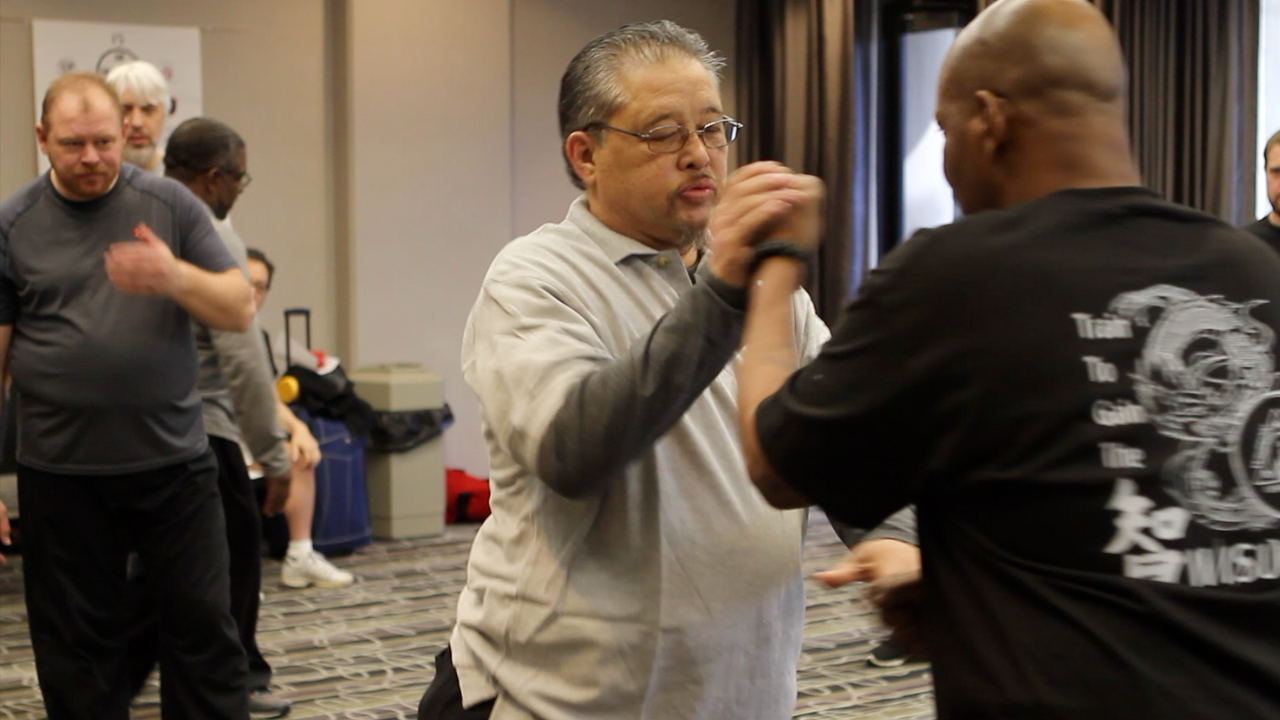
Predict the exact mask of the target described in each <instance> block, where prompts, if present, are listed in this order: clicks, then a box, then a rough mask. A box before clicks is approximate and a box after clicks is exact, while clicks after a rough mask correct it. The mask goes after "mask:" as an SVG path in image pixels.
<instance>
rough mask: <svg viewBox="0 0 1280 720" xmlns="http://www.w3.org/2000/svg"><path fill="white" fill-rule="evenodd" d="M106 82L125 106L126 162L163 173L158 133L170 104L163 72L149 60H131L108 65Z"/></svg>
mask: <svg viewBox="0 0 1280 720" xmlns="http://www.w3.org/2000/svg"><path fill="white" fill-rule="evenodd" d="M107 84H108V85H110V86H111V87H112V88H113V89H114V90H115V91H116V94H117V95H119V96H120V107H121V108H122V109H123V110H124V121H125V145H124V160H125V162H128V163H131V164H133V165H137V166H138V167H140V168H142V169H143V170H146V171H147V172H151V173H155V174H156V175H164V148H163V147H162V146H161V145H160V136H161V135H162V134H164V124H165V120H167V119H168V117H169V112H170V109H171V104H172V101H171V99H170V96H169V81H168V80H166V79H165V77H164V73H161V72H160V70H159V68H157V67H156V66H155V65H152V64H151V63H149V62H146V61H143V60H134V61H132V62H127V63H121V64H119V65H117V66H115V67H113V68H111V70H110V71H109V72H108V73H107Z"/></svg>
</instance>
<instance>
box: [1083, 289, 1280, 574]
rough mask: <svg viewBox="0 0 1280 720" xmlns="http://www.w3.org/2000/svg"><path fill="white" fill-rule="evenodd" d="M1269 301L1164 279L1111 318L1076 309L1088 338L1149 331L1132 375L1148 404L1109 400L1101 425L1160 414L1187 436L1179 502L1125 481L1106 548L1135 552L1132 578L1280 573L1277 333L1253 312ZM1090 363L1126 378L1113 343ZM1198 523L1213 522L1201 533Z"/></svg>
mask: <svg viewBox="0 0 1280 720" xmlns="http://www.w3.org/2000/svg"><path fill="white" fill-rule="evenodd" d="M1263 302H1265V301H1252V302H1246V303H1233V302H1229V301H1227V300H1225V299H1224V298H1222V297H1221V296H1202V295H1199V294H1197V293H1195V292H1192V291H1190V290H1186V289H1183V288H1179V287H1175V286H1172V285H1155V286H1152V287H1149V288H1147V289H1145V290H1139V291H1135V292H1129V293H1124V294H1121V295H1119V296H1118V297H1116V298H1115V299H1114V300H1113V301H1112V302H1111V306H1110V308H1109V309H1108V312H1107V313H1106V314H1105V315H1104V316H1102V317H1094V316H1092V315H1089V314H1087V313H1074V314H1073V315H1072V321H1073V322H1074V323H1075V327H1076V330H1077V332H1078V333H1079V335H1080V337H1081V338H1083V339H1086V340H1108V339H1126V338H1132V337H1134V333H1135V329H1139V330H1141V329H1147V335H1146V340H1145V344H1144V347H1143V351H1142V353H1141V355H1140V357H1139V358H1138V360H1137V362H1136V363H1135V366H1134V368H1133V370H1132V372H1131V373H1130V377H1131V378H1132V380H1133V388H1134V396H1135V399H1136V401H1137V402H1136V403H1134V402H1133V401H1131V400H1129V399H1127V398H1121V399H1113V400H1104V401H1099V402H1097V403H1095V405H1094V408H1093V420H1094V422H1096V423H1098V424H1099V425H1103V426H1107V427H1115V426H1119V425H1134V424H1140V423H1147V422H1150V423H1152V424H1153V425H1154V427H1155V428H1156V430H1157V432H1159V433H1160V434H1161V435H1163V436H1165V437H1169V438H1173V439H1176V440H1177V441H1178V446H1177V450H1176V451H1175V452H1174V454H1173V456H1172V457H1170V458H1169V459H1168V460H1167V461H1166V462H1165V463H1164V465H1163V467H1161V468H1160V478H1161V482H1162V483H1163V489H1164V491H1165V494H1167V495H1168V496H1169V497H1170V498H1172V499H1173V500H1174V501H1176V503H1177V504H1175V505H1168V506H1166V507H1157V505H1158V503H1157V501H1156V500H1153V499H1152V498H1150V497H1147V496H1145V495H1143V494H1142V492H1141V490H1142V488H1141V487H1140V485H1139V484H1138V482H1135V481H1134V480H1133V479H1131V478H1127V477H1121V478H1118V479H1117V480H1116V484H1115V489H1114V491H1113V492H1112V495H1111V499H1110V501H1109V502H1108V503H1107V509H1108V510H1111V511H1113V512H1115V513H1117V515H1116V517H1115V528H1116V533H1115V535H1114V536H1113V537H1112V539H1111V541H1110V543H1108V544H1107V546H1106V547H1105V548H1103V552H1105V553H1109V554H1113V555H1121V556H1122V557H1123V562H1124V565H1123V568H1124V574H1125V575H1126V576H1129V577H1133V578H1146V579H1151V580H1159V581H1162V582H1181V583H1185V584H1189V585H1193V586H1197V587H1201V586H1206V585H1232V584H1241V583H1252V582H1256V581H1258V580H1271V579H1276V578H1278V577H1280V538H1276V537H1274V535H1275V533H1274V532H1266V531H1268V530H1273V529H1274V528H1276V527H1277V526H1280V391H1277V390H1276V388H1277V385H1280V383H1278V382H1277V374H1276V373H1275V359H1274V356H1273V353H1272V346H1273V343H1274V340H1275V333H1274V332H1273V331H1272V329H1271V328H1269V327H1267V326H1266V325H1264V324H1263V323H1261V322H1259V321H1258V320H1257V319H1255V318H1254V317H1252V315H1251V314H1250V312H1251V310H1252V309H1253V308H1254V307H1257V306H1258V305H1260V304H1262V303H1263ZM1083 362H1084V365H1085V373H1086V375H1087V377H1088V378H1089V380H1090V381H1091V382H1095V383H1115V382H1119V380H1120V368H1119V367H1117V366H1116V365H1115V364H1113V363H1110V362H1108V361H1107V360H1106V359H1105V358H1104V357H1103V356H1102V353H1101V352H1100V353H1098V354H1096V355H1088V356H1085V357H1084V358H1083ZM1098 450H1099V458H1100V461H1101V463H1102V465H1103V466H1104V467H1107V468H1118V469H1133V470H1142V469H1145V468H1146V467H1147V465H1146V452H1145V451H1144V450H1142V449H1140V448H1136V447H1131V446H1128V445H1126V444H1124V443H1119V442H1103V443H1099V448H1098ZM1152 489H1154V488H1152ZM1193 521H1194V523H1195V524H1196V525H1198V526H1200V528H1201V530H1199V531H1195V532H1194V533H1192V532H1191V529H1192V527H1193V525H1192V523H1193ZM1228 533H1230V535H1229V534H1228ZM1193 534H1194V537H1191V535H1193ZM1240 534H1242V535H1240ZM1231 535H1236V537H1234V538H1233V537H1231ZM1231 540H1239V541H1238V542H1231Z"/></svg>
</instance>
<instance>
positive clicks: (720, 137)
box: [584, 117, 742, 153]
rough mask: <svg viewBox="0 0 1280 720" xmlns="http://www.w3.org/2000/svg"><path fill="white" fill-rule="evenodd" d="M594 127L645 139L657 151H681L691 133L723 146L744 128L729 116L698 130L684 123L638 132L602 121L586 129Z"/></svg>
mask: <svg viewBox="0 0 1280 720" xmlns="http://www.w3.org/2000/svg"><path fill="white" fill-rule="evenodd" d="M593 127H600V128H605V129H606V130H616V131H617V132H620V133H626V134H627V135H631V136H632V137H638V138H640V139H641V140H644V141H645V144H646V145H648V146H649V149H650V150H652V151H653V152H656V153H673V152H679V151H680V150H681V149H683V148H684V146H685V143H687V142H689V136H690V135H698V136H699V137H701V138H702V144H703V145H704V146H706V147H707V148H722V147H724V146H726V145H728V144H729V143H731V142H733V141H734V140H737V139H738V131H739V130H741V129H742V123H740V122H738V121H737V120H734V119H733V118H728V117H727V118H724V119H723V120H716V121H714V122H709V123H707V124H706V125H703V126H702V127H700V128H698V129H697V130H687V129H685V127H684V126H683V125H663V126H661V127H656V128H653V129H652V130H650V131H649V132H647V133H638V132H635V131H634V130H627V129H625V128H620V127H615V126H613V125H608V124H606V123H602V122H594V123H591V124H589V125H587V127H586V128H584V129H591V128H593Z"/></svg>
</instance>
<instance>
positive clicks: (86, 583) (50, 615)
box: [18, 452, 249, 720]
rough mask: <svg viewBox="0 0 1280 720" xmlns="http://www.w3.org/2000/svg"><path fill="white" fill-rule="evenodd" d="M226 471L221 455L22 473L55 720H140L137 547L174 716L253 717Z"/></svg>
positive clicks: (27, 557)
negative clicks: (232, 576) (230, 544)
mask: <svg viewBox="0 0 1280 720" xmlns="http://www.w3.org/2000/svg"><path fill="white" fill-rule="evenodd" d="M217 475H218V469H217V462H216V460H215V459H214V456H213V453H212V452H205V453H204V454H203V455H201V456H200V457H198V458H196V459H194V460H191V461H188V462H185V463H179V464H177V465H171V466H168V467H164V468H159V469H156V470H149V471H145V472H138V473H131V474H127V475H107V476H102V475H99V476H84V475H62V474H57V473H49V472H44V471H41V470H36V469H34V468H30V467H24V466H19V467H18V497H19V501H20V503H21V507H22V528H23V578H24V581H25V584H26V596H27V598H26V599H27V618H28V623H29V625H30V628H31V644H32V648H33V650H34V651H35V658H36V673H37V675H38V676H39V678H40V690H41V693H42V694H43V695H44V703H45V710H46V711H47V713H48V716H49V718H50V720H64V719H79V718H84V719H85V720H88V719H90V718H94V719H104V720H128V717H129V701H130V700H131V699H132V687H131V685H130V683H129V662H128V655H129V651H128V647H127V641H128V636H129V629H130V621H131V618H132V614H131V603H130V599H131V598H130V593H129V592H128V580H127V578H126V570H125V565H126V561H127V557H128V555H129V553H130V552H131V551H136V552H137V553H138V554H139V556H140V558H141V559H142V562H143V563H144V564H145V566H146V568H147V572H148V573H149V575H150V578H151V582H150V588H151V601H152V602H153V603H154V606H155V608H156V610H157V614H158V617H159V625H160V634H161V638H162V642H161V650H160V667H161V671H162V672H163V673H164V678H165V682H164V687H163V688H162V690H161V708H162V712H163V714H164V717H165V720H177V719H179V718H193V719H194V718H201V719H202V720H203V719H210V718H217V719H219V720H221V719H224V718H225V719H227V720H230V719H232V718H234V719H235V720H244V718H246V717H247V716H248V712H249V711H248V697H247V693H246V692H245V682H244V681H245V673H246V664H245V658H244V650H242V649H241V647H240V643H239V641H238V640H237V638H236V626H235V621H234V620H232V619H231V611H230V604H229V600H228V598H229V597H230V589H229V580H228V576H227V562H228V561H227V541H226V526H225V523H224V521H223V516H222V504H221V501H220V500H219V498H218V484H217Z"/></svg>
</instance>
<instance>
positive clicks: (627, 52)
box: [559, 20, 725, 189]
mask: <svg viewBox="0 0 1280 720" xmlns="http://www.w3.org/2000/svg"><path fill="white" fill-rule="evenodd" d="M680 55H684V56H687V57H690V58H693V59H694V60H697V61H698V62H700V63H702V66H703V67H705V68H706V69H707V72H708V73H709V74H710V75H711V78H712V80H713V81H714V82H715V83H716V86H717V87H719V85H720V71H721V70H723V69H724V64H725V63H724V58H723V57H721V56H720V55H719V54H718V53H716V52H714V51H712V50H711V49H709V48H708V47H707V41H706V40H703V39H702V36H701V35H699V34H698V33H696V32H694V31H692V30H689V29H687V28H683V27H680V26H679V25H677V24H675V23H673V22H671V21H670V20H656V21H654V22H645V23H632V24H630V25H623V26H622V27H620V28H618V29H617V30H614V31H612V32H608V33H605V34H604V35H601V36H600V37H598V38H596V39H595V40H592V41H591V42H589V43H587V45H586V47H584V48H582V49H581V50H579V51H578V54H577V55H575V56H574V57H573V60H570V61H569V67H568V68H566V69H565V71H564V75H563V76H561V78H560V103H559V113H560V147H561V152H562V153H563V152H564V141H565V139H566V138H568V137H569V135H571V134H572V133H575V132H577V131H579V130H585V129H588V128H589V127H590V126H591V125H593V124H596V123H603V122H605V121H606V120H608V119H609V117H610V116H611V115H613V114H614V113H615V112H617V110H618V108H620V107H622V105H623V103H625V102H626V101H627V100H628V99H629V98H625V97H623V96H622V89H621V88H620V87H619V86H618V75H619V74H620V72H621V70H622V67H623V64H624V63H625V62H626V61H631V60H634V61H639V62H645V63H657V62H663V61H665V60H668V59H670V58H672V57H678V56H680ZM564 162H565V166H566V167H567V168H568V170H569V177H570V178H571V179H572V180H573V184H574V185H575V186H577V187H578V188H579V189H584V188H585V187H586V185H584V184H583V182H582V178H580V177H578V174H577V173H576V172H574V171H573V165H572V164H571V163H570V162H569V156H568V155H565V158H564Z"/></svg>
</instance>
